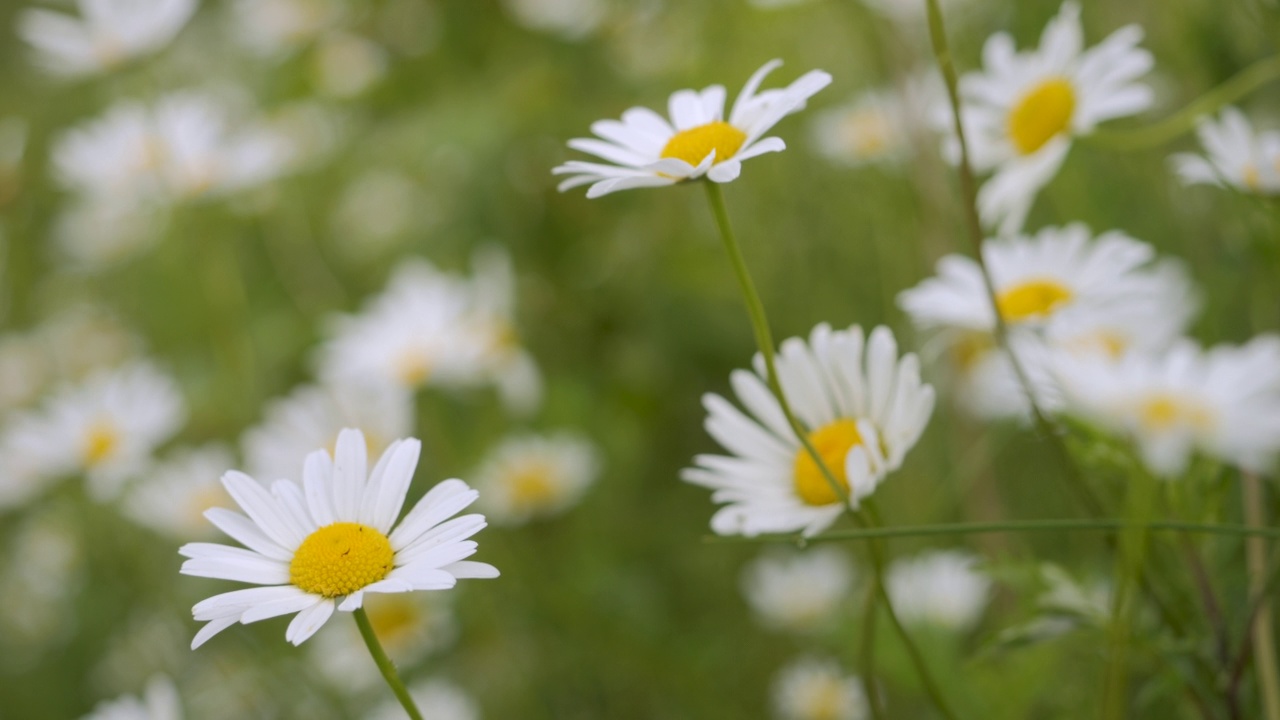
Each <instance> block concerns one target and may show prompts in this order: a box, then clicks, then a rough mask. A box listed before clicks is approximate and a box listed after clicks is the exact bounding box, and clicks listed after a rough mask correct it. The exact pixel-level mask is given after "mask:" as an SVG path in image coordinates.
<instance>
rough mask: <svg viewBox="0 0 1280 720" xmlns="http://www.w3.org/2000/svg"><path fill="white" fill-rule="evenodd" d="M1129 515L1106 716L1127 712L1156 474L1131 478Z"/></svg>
mask: <svg viewBox="0 0 1280 720" xmlns="http://www.w3.org/2000/svg"><path fill="white" fill-rule="evenodd" d="M1129 483H1130V485H1129V492H1128V495H1129V501H1128V505H1129V508H1128V510H1129V517H1130V518H1131V519H1132V520H1133V521H1131V522H1130V523H1128V526H1127V527H1126V528H1125V529H1124V531H1123V534H1122V535H1121V537H1120V553H1119V555H1118V556H1117V557H1116V594H1115V602H1114V605H1113V608H1112V618H1111V628H1110V630H1111V632H1110V635H1111V637H1110V646H1111V652H1110V653H1109V655H1108V658H1107V668H1106V676H1105V677H1106V681H1105V684H1104V686H1103V693H1102V702H1103V716H1104V717H1107V718H1112V719H1113V720H1123V718H1125V717H1126V716H1127V705H1128V703H1127V701H1126V698H1127V692H1126V686H1127V684H1128V674H1129V666H1128V657H1129V653H1128V651H1129V638H1130V633H1131V626H1132V623H1133V614H1134V601H1133V595H1134V591H1135V589H1136V587H1137V585H1138V583H1139V581H1140V580H1139V579H1140V577H1141V574H1142V565H1143V559H1144V557H1145V556H1146V550H1147V537H1148V533H1149V531H1148V529H1147V525H1148V523H1149V518H1150V516H1151V514H1152V512H1153V510H1154V507H1153V506H1154V503H1155V490H1156V485H1155V483H1156V480H1155V478H1153V477H1151V476H1149V475H1147V474H1146V473H1139V474H1138V475H1137V477H1133V478H1130V480H1129Z"/></svg>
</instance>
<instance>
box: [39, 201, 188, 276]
mask: <svg viewBox="0 0 1280 720" xmlns="http://www.w3.org/2000/svg"><path fill="white" fill-rule="evenodd" d="M167 223H168V216H167V215H166V214H165V213H164V212H163V211H161V210H159V209H157V208H155V207H152V206H150V205H148V204H146V203H141V202H139V201H138V198H132V197H109V196H105V195H90V196H87V197H85V198H82V199H79V200H76V201H74V202H72V203H71V204H70V205H69V206H67V207H65V208H63V209H62V211H61V212H60V213H59V214H58V217H57V219H56V220H55V221H54V226H53V241H54V244H55V245H56V247H57V249H58V251H59V252H61V253H62V255H63V256H64V257H65V258H66V259H67V261H68V267H69V268H70V269H73V270H76V271H80V272H96V271H98V270H101V269H102V268H105V267H109V266H111V265H113V264H115V263H120V262H124V261H125V260H128V259H129V258H131V257H134V256H136V255H139V254H140V253H142V252H145V251H146V250H148V249H150V248H152V247H154V246H155V245H156V243H158V242H159V241H160V239H161V238H162V237H163V236H164V230H165V228H166V226H167Z"/></svg>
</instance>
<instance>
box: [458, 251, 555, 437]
mask: <svg viewBox="0 0 1280 720" xmlns="http://www.w3.org/2000/svg"><path fill="white" fill-rule="evenodd" d="M471 264H472V268H473V275H472V279H471V285H472V289H471V292H472V297H473V301H472V305H473V310H472V312H471V313H470V316H469V317H468V319H467V321H466V329H467V332H468V334H469V335H470V336H472V337H473V338H474V342H476V343H479V346H480V348H481V355H480V363H481V365H482V367H483V369H484V372H485V374H486V375H487V376H488V379H489V381H490V382H492V383H493V384H494V385H495V386H496V387H497V389H498V393H499V394H500V395H501V396H502V400H503V402H504V403H505V404H506V406H507V408H508V409H510V410H511V411H512V412H514V413H516V414H518V415H529V414H530V413H532V412H533V411H535V410H537V408H538V405H539V404H540V403H541V402H542V374H541V372H540V371H539V370H538V363H537V361H535V360H534V359H533V355H532V354H530V353H529V351H528V350H526V349H525V348H524V347H523V346H521V345H520V336H519V335H518V333H517V332H516V317H515V310H516V278H515V271H514V269H513V268H512V265H511V256H510V255H508V254H507V251H506V250H504V249H502V248H501V247H498V246H496V245H489V246H485V247H482V248H480V249H478V250H477V251H476V252H475V254H474V255H473V257H472V261H471Z"/></svg>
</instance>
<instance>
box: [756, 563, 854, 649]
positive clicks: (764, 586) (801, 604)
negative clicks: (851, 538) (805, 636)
mask: <svg viewBox="0 0 1280 720" xmlns="http://www.w3.org/2000/svg"><path fill="white" fill-rule="evenodd" d="M853 580H854V573H853V564H852V563H851V562H850V561H849V557H848V556H847V555H845V554H844V553H843V552H841V551H839V550H836V549H834V548H821V547H820V548H816V549H813V550H807V551H805V552H802V553H789V554H785V555H784V554H777V553H771V554H766V555H763V556H761V557H759V558H757V559H756V560H754V561H752V562H751V563H750V564H749V565H747V566H746V567H745V568H743V569H742V594H743V595H744V596H745V597H746V598H747V603H748V604H749V605H750V606H751V609H752V610H753V611H755V614H756V616H757V617H758V618H759V619H760V621H761V622H762V623H763V624H764V625H766V626H768V627H772V628H777V629H780V630H791V631H797V632H804V631H810V630H815V629H817V628H819V627H822V626H823V625H824V624H825V623H827V622H828V621H830V620H832V619H833V618H834V616H835V614H836V613H837V612H838V611H839V609H840V606H841V605H842V604H843V603H844V602H845V600H846V599H848V597H849V592H850V591H851V590H852V589H853Z"/></svg>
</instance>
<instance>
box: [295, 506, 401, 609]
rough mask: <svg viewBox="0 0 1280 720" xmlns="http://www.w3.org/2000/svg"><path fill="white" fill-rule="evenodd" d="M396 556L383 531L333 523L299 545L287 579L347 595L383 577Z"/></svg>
mask: <svg viewBox="0 0 1280 720" xmlns="http://www.w3.org/2000/svg"><path fill="white" fill-rule="evenodd" d="M395 557H396V554H395V552H393V551H392V550H391V541H390V540H388V539H387V536H386V535H383V534H382V533H380V532H378V531H377V530H374V529H373V528H371V527H369V526H367V525H361V524H360V523H353V522H340V523H334V524H332V525H326V526H324V527H322V528H320V529H319V530H316V531H315V532H313V533H311V534H310V535H308V536H307V539H306V540H303V541H302V544H301V545H299V546H298V549H297V551H295V552H294V553H293V561H292V562H290V563H289V582H291V583H293V584H294V585H296V586H297V587H298V588H300V589H302V590H306V591H307V592H309V593H314V594H316V595H321V596H323V597H327V598H333V597H338V596H340V595H350V594H351V593H353V592H355V591H357V590H359V589H360V588H362V587H364V586H366V585H370V584H372V583H375V582H378V581H379V580H381V579H383V578H384V577H386V576H387V573H389V572H391V568H392V567H393V566H394V564H395Z"/></svg>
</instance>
